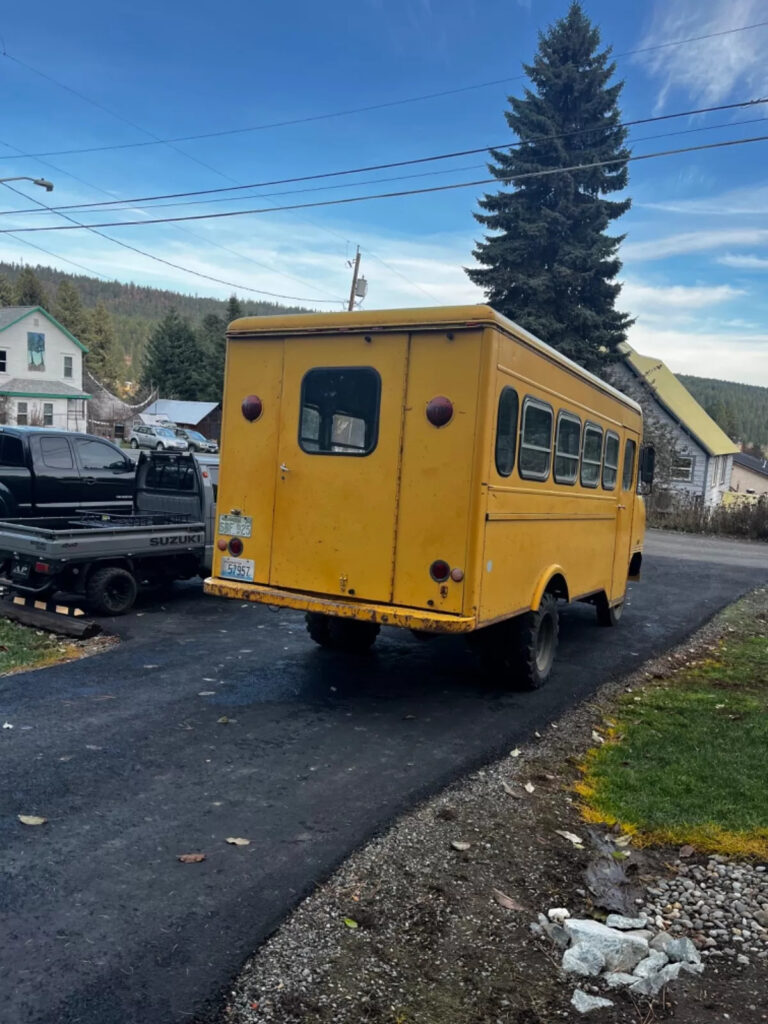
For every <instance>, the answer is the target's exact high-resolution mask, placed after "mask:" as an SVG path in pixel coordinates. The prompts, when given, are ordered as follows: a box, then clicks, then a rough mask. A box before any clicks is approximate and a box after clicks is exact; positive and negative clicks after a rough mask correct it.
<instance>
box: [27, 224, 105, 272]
mask: <svg viewBox="0 0 768 1024" xmlns="http://www.w3.org/2000/svg"><path fill="white" fill-rule="evenodd" d="M8 237H9V238H13V239H15V241H17V242H23V243H24V245H29V246H31V247H32V248H33V249H37V251H38V252H44V253H45V255H46V256H52V257H53V258H54V259H55V260H61V261H62V263H69V264H70V266H72V267H77V269H78V270H84V271H85V272H86V274H93V276H94V277H100V278H101V279H102V281H108V280H109V278H108V277H107V275H106V274H101V273H99V271H98V270H92V269H91V268H90V267H84V266H83V265H82V263H75V261H74V260H70V259H68V258H67V257H66V256H59V254H58V253H57V252H51V250H50V249H44V248H43V247H42V245H36V244H35V243H34V242H30V241H29V239H28V238H16V235H14V234H13V233H11V232H9V233H8Z"/></svg>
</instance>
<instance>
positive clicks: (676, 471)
mask: <svg viewBox="0 0 768 1024" xmlns="http://www.w3.org/2000/svg"><path fill="white" fill-rule="evenodd" d="M672 479H673V480H679V481H681V482H683V483H686V482H690V481H691V480H693V456H691V455H676V456H675V458H674V459H673V460H672Z"/></svg>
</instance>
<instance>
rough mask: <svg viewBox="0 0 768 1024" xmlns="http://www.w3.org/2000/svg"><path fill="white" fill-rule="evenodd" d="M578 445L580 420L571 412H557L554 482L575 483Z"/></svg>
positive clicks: (579, 443) (577, 468)
mask: <svg viewBox="0 0 768 1024" xmlns="http://www.w3.org/2000/svg"><path fill="white" fill-rule="evenodd" d="M580 447H581V420H580V419H579V417H578V416H574V414H573V413H572V412H565V411H562V412H559V413H558V414H557V440H556V442H555V483H557V484H575V483H576V477H577V476H578V475H579V448H580Z"/></svg>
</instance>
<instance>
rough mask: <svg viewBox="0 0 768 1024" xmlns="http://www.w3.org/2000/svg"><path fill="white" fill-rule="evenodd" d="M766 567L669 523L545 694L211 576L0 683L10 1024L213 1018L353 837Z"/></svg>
mask: <svg viewBox="0 0 768 1024" xmlns="http://www.w3.org/2000/svg"><path fill="white" fill-rule="evenodd" d="M657 552H658V553H657ZM767 580H768V546H761V545H738V544H733V543H730V544H727V545H726V550H725V552H723V550H722V545H721V544H719V543H718V544H713V545H707V543H706V542H703V543H702V542H701V540H700V538H686V537H679V538H674V540H672V541H670V537H668V536H665V537H658V536H657V535H656V536H654V535H652V536H651V537H650V538H649V543H648V545H647V556H646V568H645V573H644V580H643V582H642V583H641V584H638V585H636V586H634V587H633V589H632V592H631V600H630V605H629V608H628V610H627V612H626V613H625V617H624V619H623V621H622V623H621V626H620V627H619V628H618V629H617V630H604V629H599V628H598V627H597V626H596V625H595V624H594V613H593V611H592V609H590V608H587V607H582V606H577V607H574V608H571V609H568V610H567V611H566V612H565V613H564V614H563V617H562V631H561V652H560V658H559V663H558V666H557V669H556V671H555V674H554V676H553V679H552V680H551V682H550V683H549V685H548V686H547V687H546V688H544V689H543V690H541V691H539V692H537V693H532V694H500V693H498V692H497V691H495V690H494V689H492V688H491V687H490V686H489V685H488V684H487V683H486V682H485V681H484V680H483V678H482V677H481V675H480V674H479V670H478V666H477V664H476V662H475V661H474V660H473V659H472V658H471V657H470V656H469V654H467V653H466V651H465V649H464V645H463V643H462V642H461V641H460V640H457V639H454V638H446V639H438V640H435V641H432V642H429V643H424V642H419V641H416V640H413V639H411V638H410V636H409V635H402V634H400V633H398V632H395V631H388V632H385V633H383V634H382V636H381V637H380V641H379V643H378V645H377V648H376V651H375V653H374V654H373V655H371V656H367V657H359V658H352V657H349V656H347V657H343V656H340V655H335V654H331V653H329V652H325V651H320V650H318V649H317V648H315V647H314V645H313V644H311V642H310V641H309V640H308V639H307V638H306V636H305V634H304V631H303V622H302V619H301V616H299V615H297V614H294V613H287V612H279V613H278V612H272V611H270V610H269V609H267V608H265V607H261V606H254V605H247V606H244V605H241V604H240V603H239V602H228V601H219V600H215V599H212V598H206V597H204V596H203V595H202V594H201V592H200V590H199V588H195V587H187V588H182V589H180V590H179V591H178V593H177V594H176V595H175V596H174V598H173V599H172V600H171V601H169V602H168V603H167V604H166V605H165V606H164V607H162V606H147V607H145V608H144V609H143V610H140V611H139V612H137V613H134V614H133V615H131V616H130V617H127V618H126V619H124V620H121V621H120V622H119V624H117V625H118V628H119V631H120V633H121V634H122V636H123V638H124V641H125V642H124V643H123V644H121V645H120V646H119V647H117V648H115V649H113V650H111V651H109V652H107V653H106V654H103V655H100V656H98V657H94V658H91V659H87V660H84V661H81V662H79V663H74V664H69V665H65V666H61V667H56V668H52V669H47V670H44V671H40V672H32V673H24V674H20V675H15V676H8V677H5V678H2V679H0V717H2V720H3V721H8V722H10V723H11V724H13V726H14V728H13V729H11V730H2V731H0V851H1V853H0V1022H2V1024H31V1022H34V1024H175V1022H182V1021H185V1022H190V1021H197V1020H203V1019H205V1017H206V1014H207V1013H208V1012H209V1011H211V1010H212V1008H214V1007H215V1006H216V1004H217V1000H218V997H219V995H220V993H221V992H222V990H223V989H224V988H225V986H226V983H227V980H228V979H229V978H230V977H231V976H232V975H233V974H234V973H236V972H237V970H238V969H239V967H240V965H241V963H242V961H243V960H244V959H245V957H246V956H247V955H248V954H249V953H250V952H251V951H252V950H253V949H254V948H255V947H256V946H257V945H258V944H259V942H260V941H262V940H263V939H264V938H265V937H266V936H267V935H268V934H269V933H270V931H272V930H273V929H274V927H275V926H276V925H277V924H278V923H279V921H280V920H281V919H282V918H283V917H284V916H285V914H286V913H287V912H288V911H289V910H290V909H291V907H292V906H293V905H294V904H295V903H296V902H297V901H298V900H299V899H300V898H301V896H302V895H303V894H304V893H306V892H308V891H309V890H310V889H311V888H312V886H313V885H314V884H315V883H316V882H317V881H318V880H319V879H321V878H323V877H325V876H326V875H327V874H328V873H329V872H330V871H331V870H332V869H333V868H334V866H335V865H336V864H337V863H338V862H339V861H340V860H341V859H342V858H343V857H344V856H345V855H346V854H347V853H349V851H350V850H351V849H353V848H354V847H356V846H358V845H359V844H360V843H362V842H363V841H365V840H366V839H367V838H369V837H370V836H371V835H372V834H373V833H375V832H376V831H377V830H379V829H381V828H383V827H384V826H385V825H386V824H387V823H388V822H389V821H391V820H392V818H393V817H394V816H395V815H397V814H398V813H399V812H400V811H402V810H403V809H405V808H406V807H408V806H411V805H412V804H413V803H414V802H415V801H417V800H418V799H420V798H421V797H423V796H426V795H427V794H430V793H433V792H434V791H435V790H437V789H439V788H440V787H442V786H444V785H445V784H446V783H448V782H449V781H451V780H452V779H453V778H455V777H456V776H457V775H459V774H461V773H463V772H465V771H467V770H468V769H470V768H472V767H474V766H476V765H478V764H480V763H482V762H483V761H487V760H489V759H491V758H493V757H494V756H495V755H498V754H500V753H501V752H503V751H505V750H507V749H508V748H509V747H510V745H512V746H514V744H515V743H517V742H519V741H521V740H524V739H525V738H526V737H529V736H530V735H531V734H532V732H533V730H535V729H541V728H542V727H543V726H546V724H547V723H548V722H549V721H551V720H552V719H553V718H556V717H557V715H558V714H559V713H560V712H561V711H563V710H564V709H565V708H566V707H568V706H569V705H571V704H572V703H574V702H576V701H579V700H583V699H584V698H585V697H587V696H588V695H589V694H590V693H591V692H593V691H594V689H595V688H596V687H597V686H598V685H600V684H601V683H602V682H604V681H605V680H606V679H609V678H612V677H615V676H617V675H620V674H621V673H623V672H625V671H628V670H631V669H634V668H636V667H637V665H638V664H639V663H640V662H641V661H642V660H643V659H645V658H647V657H650V656H651V655H653V654H656V653H658V652H659V651H661V650H663V649H664V648H667V647H669V646H671V645H673V644H675V643H676V642H679V641H680V640H681V639H683V638H684V637H685V636H686V635H687V634H688V633H690V632H691V631H692V630H693V629H695V628H696V627H697V626H698V625H700V624H701V623H702V622H703V621H705V620H706V619H707V618H709V617H710V616H711V615H712V614H714V612H716V611H717V610H718V609H719V608H721V607H722V606H723V605H725V604H726V603H728V602H729V601H731V600H733V599H735V598H736V597H737V596H739V595H740V594H741V593H743V592H744V591H746V590H747V589H750V588H751V587H753V586H756V585H758V584H761V583H764V582H766V581H767ZM222 719H226V720H227V721H222ZM17 814H39V815H42V816H44V817H46V818H47V819H48V824H47V825H45V826H43V827H40V828H27V827H24V826H23V825H21V824H20V823H19V822H18V820H17V817H16V816H17ZM232 836H238V837H247V838H248V839H250V841H251V842H250V845H249V846H242V847H237V846H232V845H228V844H227V843H226V842H225V840H226V838H227V837H232ZM191 852H204V853H205V854H206V860H205V862H203V863H199V864H181V863H179V861H178V860H177V857H178V855H179V854H182V853H191Z"/></svg>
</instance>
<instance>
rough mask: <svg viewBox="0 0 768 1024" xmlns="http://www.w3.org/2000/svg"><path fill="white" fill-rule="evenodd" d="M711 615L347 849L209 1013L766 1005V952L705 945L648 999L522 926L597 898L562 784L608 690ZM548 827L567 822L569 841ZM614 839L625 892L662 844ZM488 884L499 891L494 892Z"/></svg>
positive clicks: (286, 1018)
mask: <svg viewBox="0 0 768 1024" xmlns="http://www.w3.org/2000/svg"><path fill="white" fill-rule="evenodd" d="M727 622H728V620H727V614H726V616H725V617H720V618H718V619H717V620H715V622H713V623H712V624H710V625H709V626H708V627H705V628H704V629H703V630H701V631H700V632H699V633H698V634H697V635H696V636H695V637H694V638H693V639H692V640H691V641H689V642H688V643H687V644H685V645H684V646H683V647H682V648H680V649H678V650H677V651H676V652H674V653H673V654H671V655H669V656H666V657H664V658H661V659H659V660H658V661H656V662H653V663H650V664H647V665H645V666H643V668H642V669H641V670H640V671H639V672H638V673H637V674H636V675H635V676H633V677H631V678H629V679H625V680H622V681H621V682H619V683H614V684H609V685H608V686H606V687H604V688H603V690H602V691H601V692H600V694H599V695H598V697H597V698H596V699H595V700H594V701H592V702H590V703H588V704H584V705H581V706H580V707H578V708H575V709H574V710H573V711H572V712H570V713H569V714H568V715H567V716H565V717H564V718H562V719H561V720H559V721H557V722H553V723H551V724H550V726H549V727H548V728H547V730H546V731H545V732H544V733H543V734H542V735H541V736H538V735H537V736H536V737H535V738H534V739H533V741H532V742H531V744H530V745H529V746H527V747H525V748H523V749H522V750H520V751H514V752H512V751H511V752H510V754H509V756H508V757H506V758H505V759H503V760H502V761H501V762H498V763H497V764H495V765H493V766H492V767H490V768H487V769H486V770H484V771H479V772H477V773H475V774H474V775H473V776H472V777H470V778H469V779H468V780H465V781H464V782H462V783H460V784H457V785H455V786H454V787H452V788H450V789H449V790H447V791H446V792H444V793H442V794H440V795H439V796H438V797H436V798H435V799H433V800H432V801H430V802H429V803H427V804H425V805H423V806H421V807H420V808H418V809H417V810H416V811H414V812H413V813H411V814H409V815H407V816H405V817H404V818H402V819H401V820H400V821H399V822H398V823H397V824H396V825H394V826H393V827H392V829H391V830H390V831H389V832H388V833H387V834H386V835H384V836H383V837H381V838H379V839H376V840H375V841H373V842H372V843H370V844H369V845H368V846H366V847H365V848H364V849H362V850H360V851H359V852H358V853H356V854H354V855H353V856H352V857H351V858H350V859H349V860H348V861H347V862H346V863H345V864H344V865H343V867H342V868H341V869H340V870H339V871H338V872H337V873H336V874H335V875H334V876H333V877H332V878H331V879H330V880H329V881H328V882H327V883H326V884H325V885H323V886H321V887H320V888H319V889H318V890H317V892H316V893H315V894H314V895H313V896H312V897H310V898H309V899H308V900H306V901H305V902H304V903H303V904H302V905H301V906H300V907H299V908H298V909H297V910H296V912H295V913H294V914H293V915H292V916H291V917H290V918H289V919H288V920H287V921H286V922H285V923H284V925H283V926H282V927H281V928H280V929H279V930H278V932H276V933H275V935H274V936H273V937H272V938H271V939H270V940H269V941H268V942H267V943H266V944H265V945H264V946H263V947H262V948H261V949H260V950H259V951H258V952H257V953H256V954H255V955H254V957H253V958H252V959H251V960H250V961H249V962H248V963H247V964H246V965H245V967H244V969H243V972H242V974H241V975H240V977H239V978H238V979H237V981H236V982H235V984H234V985H233V986H232V988H231V991H230V993H229V995H228V998H227V1000H226V1005H225V1006H224V1007H223V1008H222V1011H221V1014H220V1016H219V1024H257V1022H267V1021H268V1022H279V1024H331V1022H333V1024H486V1022H487V1024H552V1022H554V1021H559V1020H565V1021H575V1020H582V1019H584V1020H595V1021H602V1022H611V1024H630V1022H632V1024H652V1022H654V1021H666V1020H674V1021H676V1022H679V1024H714V1022H715V1021H726V1020H730V1021H734V1022H737V1024H758V1022H763V1021H768V961H767V960H759V961H753V962H752V963H751V964H750V966H748V967H741V966H738V965H737V964H736V963H735V962H734V961H733V960H731V959H721V960H717V961H714V960H709V961H708V962H707V964H706V967H705V970H704V973H703V974H702V975H701V976H684V977H682V978H681V980H679V981H678V982H676V983H675V984H673V985H670V986H669V987H668V988H667V990H666V991H665V992H664V993H663V995H662V996H661V997H659V998H658V999H657V1000H656V1001H655V1002H653V1003H650V1002H649V1001H648V1000H647V999H637V998H634V997H632V996H631V995H630V994H629V993H628V992H627V991H626V990H620V991H612V992H606V990H605V987H604V985H603V984H602V983H599V984H598V983H597V982H595V983H591V982H590V980H589V979H582V981H581V983H580V982H579V981H578V980H576V979H574V976H572V975H571V976H566V975H564V974H563V973H562V972H561V971H560V969H559V962H560V957H561V953H560V952H559V951H558V950H557V949H555V948H554V947H553V946H552V945H551V944H550V943H549V942H548V941H545V940H542V939H541V938H536V937H535V936H534V935H533V934H532V933H531V930H530V924H531V922H532V921H535V919H536V916H537V914H538V913H539V912H544V913H546V912H547V910H548V909H549V908H551V907H567V908H568V909H569V910H570V912H571V914H572V915H573V916H589V915H590V914H591V913H593V912H595V911H597V907H596V906H595V903H593V901H592V897H591V895H590V892H589V890H588V887H587V884H586V882H585V880H584V871H585V868H586V867H587V864H588V862H589V859H590V857H591V856H592V855H591V853H590V840H589V830H588V827H587V826H586V825H585V824H584V822H583V821H582V819H581V817H580V814H579V810H578V802H577V797H576V796H575V795H574V793H573V790H572V786H573V784H574V782H575V781H576V780H577V779H578V776H579V769H578V765H579V763H580V761H581V759H582V757H583V755H584V752H585V751H586V750H587V749H588V747H589V746H590V745H592V742H593V741H592V740H591V736H592V731H593V730H594V729H598V730H600V729H604V728H605V716H606V714H609V713H610V710H611V702H612V699H613V698H614V697H615V696H616V694H617V693H619V692H621V691H622V690H624V689H626V688H633V689H636V688H637V687H638V686H641V685H643V683H645V682H648V681H650V680H652V679H654V678H657V679H658V678H663V677H664V676H665V675H666V674H668V673H669V672H670V671H671V670H673V669H674V668H675V667H676V666H679V665H681V664H684V663H685V662H687V661H690V660H691V659H693V658H697V657H702V656H704V655H706V654H707V653H708V652H709V651H711V649H712V648H713V645H714V644H715V643H716V641H717V640H718V639H719V637H720V636H721V635H722V634H723V632H724V631H726V630H727V629H728V625H727ZM526 785H527V788H526ZM531 787H533V789H532V791H531ZM364 798H365V795H364V794H361V799H364ZM590 828H591V826H590ZM558 829H559V830H567V831H571V832H573V833H575V834H577V835H578V836H580V837H582V838H583V839H584V840H585V849H583V850H579V849H577V848H575V847H574V846H573V845H572V843H571V842H570V841H569V840H567V839H564V838H563V837H562V836H560V835H558V834H557V832H556V830H558ZM603 831H604V830H603ZM594 834H595V835H596V836H598V837H599V835H600V834H601V830H600V829H599V827H598V828H597V829H595V833H594ZM630 849H631V856H630V858H629V860H628V861H627V864H628V865H629V867H628V872H629V875H630V877H631V878H632V881H633V883H634V884H635V885H636V886H637V889H636V891H637V892H642V891H643V888H644V887H645V886H646V885H650V884H653V882H654V881H655V880H656V879H657V878H659V877H670V876H671V874H672V871H673V868H672V863H673V861H674V860H675V859H676V857H677V850H676V849H654V850H638V849H635V848H630ZM696 859H697V858H696V856H694V857H693V858H692V860H691V861H689V863H693V862H695V861H696ZM700 859H701V860H702V862H704V861H705V860H706V858H705V857H703V856H702V857H701V858H700ZM500 894H502V895H503V896H505V897H508V898H509V901H511V902H509V903H508V904H507V906H506V907H504V906H501V905H500V903H499V895H500ZM502 902H507V901H505V900H503V899H502ZM577 986H578V987H581V988H583V989H584V990H586V991H590V992H593V993H594V994H600V995H604V996H608V997H609V998H610V999H612V1000H613V1002H614V1005H613V1007H612V1008H610V1009H600V1010H596V1011H592V1012H591V1013H589V1014H587V1015H584V1016H583V1017H582V1015H581V1014H579V1013H578V1012H577V1011H576V1010H575V1009H574V1008H573V1007H572V1006H571V1005H570V1000H571V996H572V994H573V991H574V989H575V988H576V987H577Z"/></svg>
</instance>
